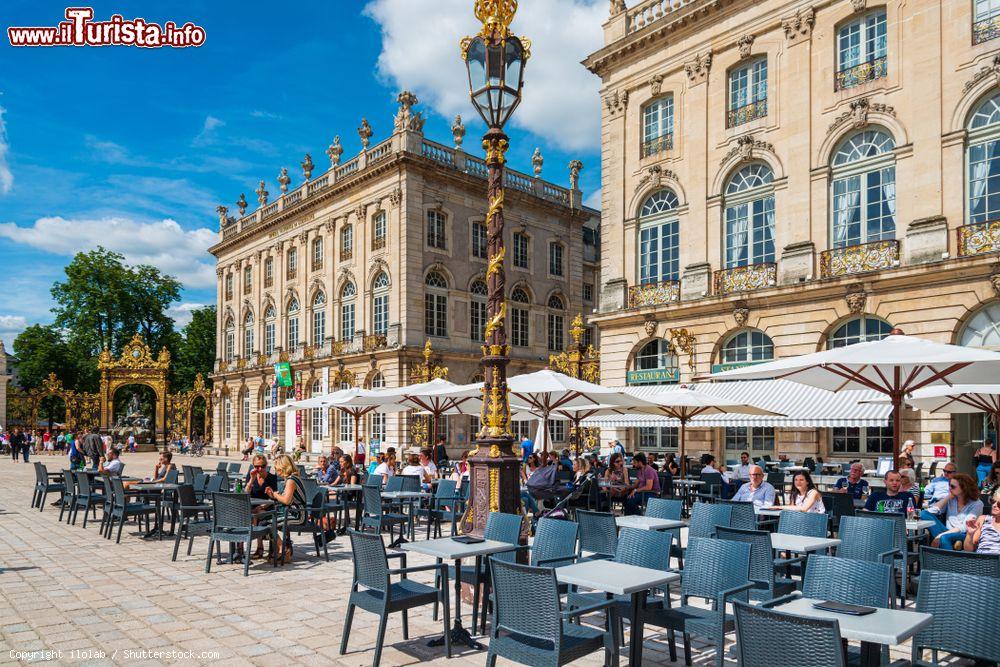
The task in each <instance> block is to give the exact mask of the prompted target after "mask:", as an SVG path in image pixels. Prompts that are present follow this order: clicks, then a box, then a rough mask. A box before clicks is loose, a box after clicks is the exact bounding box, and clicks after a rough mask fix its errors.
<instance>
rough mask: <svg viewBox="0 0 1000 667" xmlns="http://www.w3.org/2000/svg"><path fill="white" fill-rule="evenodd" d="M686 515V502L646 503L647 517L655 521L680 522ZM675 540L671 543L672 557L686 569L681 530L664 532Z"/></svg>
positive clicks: (654, 499) (669, 500)
mask: <svg viewBox="0 0 1000 667" xmlns="http://www.w3.org/2000/svg"><path fill="white" fill-rule="evenodd" d="M683 514H684V501H683V500H674V499H669V498H650V499H649V500H648V501H646V516H648V517H652V518H654V519H672V520H674V521H680V520H681V517H682V516H683ZM664 532H666V533H667V534H669V535H670V536H671V537H672V538H673V539H672V540H671V542H670V555H671V556H672V557H676V558H677V559H678V560H677V566H678V567H684V560H683V558H684V553H683V551H682V548H681V531H680V528H675V529H673V530H667V531H664Z"/></svg>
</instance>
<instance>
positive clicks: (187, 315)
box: [167, 302, 212, 330]
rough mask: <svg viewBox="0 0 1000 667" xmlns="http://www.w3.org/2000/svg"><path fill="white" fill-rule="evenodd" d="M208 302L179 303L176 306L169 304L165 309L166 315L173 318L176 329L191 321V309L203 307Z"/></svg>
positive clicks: (207, 304)
mask: <svg viewBox="0 0 1000 667" xmlns="http://www.w3.org/2000/svg"><path fill="white" fill-rule="evenodd" d="M210 305H212V304H210V303H187V302H185V303H179V304H177V305H176V306H171V307H170V308H168V309H167V315H169V316H170V317H172V318H173V320H174V322H175V323H176V325H177V329H178V330H180V329H182V328H184V327H186V326H187V325H188V323H189V322H190V321H191V318H192V317H193V315H192V314H191V313H192V312H193V311H195V310H198V309H199V308H204V307H205V306H210Z"/></svg>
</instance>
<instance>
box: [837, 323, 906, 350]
mask: <svg viewBox="0 0 1000 667" xmlns="http://www.w3.org/2000/svg"><path fill="white" fill-rule="evenodd" d="M891 331H892V325H891V324H889V323H888V322H886V321H885V320H882V319H879V318H877V317H872V316H871V315H864V316H862V317H855V318H853V319H850V320H847V321H846V322H844V323H843V324H842V325H840V326H839V327H837V329H836V331H834V332H833V333H832V334H830V336H829V337H828V338H827V340H826V347H827V349H828V350H832V349H833V348H835V347H846V346H848V345H854V344H855V343H870V342H873V341H878V340H882V339H883V338H885V337H886V336H888V335H889V332H891Z"/></svg>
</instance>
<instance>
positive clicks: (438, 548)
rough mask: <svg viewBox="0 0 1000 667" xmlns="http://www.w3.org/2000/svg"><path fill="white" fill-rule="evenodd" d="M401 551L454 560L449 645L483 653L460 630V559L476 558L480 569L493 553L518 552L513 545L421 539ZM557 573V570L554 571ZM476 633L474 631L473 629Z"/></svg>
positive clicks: (440, 640)
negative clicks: (452, 607)
mask: <svg viewBox="0 0 1000 667" xmlns="http://www.w3.org/2000/svg"><path fill="white" fill-rule="evenodd" d="M400 548H401V549H402V550H403V551H412V552H414V553H418V554H424V555H425V556H431V557H433V558H436V559H437V561H438V562H439V563H440V562H442V561H455V604H454V608H455V622H454V624H453V626H452V629H451V643H452V645H454V644H464V645H465V646H468V647H470V648H474V649H476V650H477V651H482V650H483V649H484V648H485V647H484V646H483V645H482V644H480V643H479V642H477V641H475V640H474V639H473V638H472V635H471V634H469V631H468V630H466V629H465V628H464V627H462V577H461V576H460V573H461V571H462V559H463V558H475V559H476V570H477V571H478V570H479V569H480V568H481V566H482V559H483V557H485V556H490V555H492V554H498V553H503V552H504V551H511V550H512V549H517V546H516V545H513V544H509V543H507V542H499V541H497V540H484V541H482V542H478V543H476V544H463V543H462V542H457V541H455V540H454V539H453V538H451V537H439V538H437V539H434V540H421V541H419V542H407V543H406V544H403V545H402V546H401V547H400ZM557 572H558V570H557ZM473 630H475V628H473ZM443 645H444V637H443V636H442V637H439V638H437V639H432V640H431V641H430V642H429V643H428V646H443Z"/></svg>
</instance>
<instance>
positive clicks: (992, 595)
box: [911, 570, 1000, 665]
mask: <svg viewBox="0 0 1000 667" xmlns="http://www.w3.org/2000/svg"><path fill="white" fill-rule="evenodd" d="M998 599H1000V579H997V578H996V577H978V576H975V575H971V574H964V573H958V572H938V571H936V570H926V571H924V572H923V573H922V574H921V575H920V588H919V590H918V591H917V611H921V612H924V613H926V614H931V615H932V616H933V617H934V620H933V621H932V622H931V624H930V625H928V626H927V627H925V628H923V629H922V630H920V631H919V632H918V633H917V634H916V635H915V636H914V637H913V640H912V651H911V657H912V661H913V664H915V665H927V664H935V665H936V664H938V662H937V660H938V652H939V651H945V652H947V653H954V654H959V655H963V656H967V657H971V658H975V659H976V660H977V661H982V662H987V663H990V662H992V663H993V664H997V663H1000V633H998V632H997V614H996V602H997V600H998ZM928 648H929V649H931V650H932V652H933V661H934V662H933V663H926V662H924V661H923V652H924V649H928ZM977 664H978V662H977Z"/></svg>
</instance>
